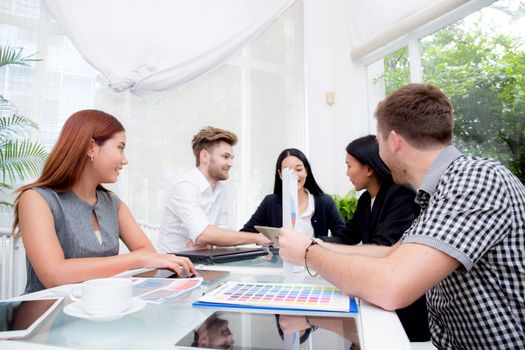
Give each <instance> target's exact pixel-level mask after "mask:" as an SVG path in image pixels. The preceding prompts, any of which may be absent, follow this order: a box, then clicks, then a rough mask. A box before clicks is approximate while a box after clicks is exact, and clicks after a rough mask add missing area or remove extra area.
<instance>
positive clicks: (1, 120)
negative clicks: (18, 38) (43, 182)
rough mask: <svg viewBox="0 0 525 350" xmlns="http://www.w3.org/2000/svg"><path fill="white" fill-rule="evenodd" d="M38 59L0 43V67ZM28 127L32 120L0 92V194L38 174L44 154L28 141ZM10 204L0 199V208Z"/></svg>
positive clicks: (29, 134) (44, 151)
mask: <svg viewBox="0 0 525 350" xmlns="http://www.w3.org/2000/svg"><path fill="white" fill-rule="evenodd" d="M32 61H39V59H37V58H34V55H30V56H25V57H24V56H22V49H21V48H11V47H4V46H0V67H3V66H7V65H23V66H27V65H29V62H32ZM31 129H38V126H37V124H36V123H34V122H33V121H31V120H30V119H28V118H26V117H24V116H22V115H20V114H18V113H17V112H16V108H15V107H14V105H13V104H12V103H10V102H9V101H8V100H7V99H5V98H4V96H2V95H0V193H5V192H6V191H7V190H10V189H12V188H13V184H14V183H16V182H17V181H20V180H23V179H25V178H27V177H30V176H36V175H38V174H39V172H40V169H41V167H42V165H43V164H44V161H45V159H46V157H47V152H46V150H45V149H44V148H43V147H42V145H40V144H39V143H37V142H34V141H32V140H31ZM11 207H12V204H11V203H9V202H7V201H5V200H0V209H8V208H11Z"/></svg>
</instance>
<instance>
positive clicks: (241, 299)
mask: <svg viewBox="0 0 525 350" xmlns="http://www.w3.org/2000/svg"><path fill="white" fill-rule="evenodd" d="M193 305H194V306H215V307H244V308H255V309H258V308H259V309H275V310H307V311H332V312H353V313H355V312H357V303H356V301H355V298H353V297H350V296H348V295H346V294H344V293H343V292H342V291H341V290H339V289H337V288H335V287H329V286H322V285H314V284H292V283H244V282H234V281H230V282H227V283H225V284H223V285H221V286H219V287H218V288H216V289H214V290H213V291H211V292H209V293H207V294H206V295H205V296H203V297H202V298H201V299H200V300H199V301H197V302H195V303H193Z"/></svg>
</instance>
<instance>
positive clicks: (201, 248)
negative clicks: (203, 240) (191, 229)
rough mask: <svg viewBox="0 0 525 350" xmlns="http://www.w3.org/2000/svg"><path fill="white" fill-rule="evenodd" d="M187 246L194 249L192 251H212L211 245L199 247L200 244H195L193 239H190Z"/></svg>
mask: <svg viewBox="0 0 525 350" xmlns="http://www.w3.org/2000/svg"><path fill="white" fill-rule="evenodd" d="M186 245H187V246H188V248H190V249H192V250H206V249H211V245H209V244H203V245H199V244H195V243H194V242H193V241H192V240H191V239H188V240H187V241H186Z"/></svg>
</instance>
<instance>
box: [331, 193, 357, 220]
mask: <svg viewBox="0 0 525 350" xmlns="http://www.w3.org/2000/svg"><path fill="white" fill-rule="evenodd" d="M332 198H333V199H334V202H335V206H336V207H337V210H339V213H340V214H341V216H342V217H343V220H344V222H347V221H348V220H350V219H351V218H352V217H353V216H354V213H355V210H356V208H357V200H358V199H359V195H358V194H357V192H356V191H355V190H350V191H348V193H347V194H345V195H344V196H340V195H338V194H334V195H333V196H332Z"/></svg>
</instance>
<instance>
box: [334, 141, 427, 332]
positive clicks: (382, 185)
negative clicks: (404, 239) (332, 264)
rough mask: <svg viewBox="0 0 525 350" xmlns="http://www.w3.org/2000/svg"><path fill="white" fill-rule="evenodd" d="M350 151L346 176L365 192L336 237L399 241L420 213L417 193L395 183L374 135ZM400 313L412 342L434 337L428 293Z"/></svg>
mask: <svg viewBox="0 0 525 350" xmlns="http://www.w3.org/2000/svg"><path fill="white" fill-rule="evenodd" d="M346 153H347V154H346V165H347V171H346V175H347V176H348V178H349V179H350V181H351V182H352V183H353V184H354V187H355V189H356V190H357V191H361V190H365V191H364V192H363V194H361V196H360V197H359V200H358V202H357V209H356V211H355V213H354V216H353V217H352V219H350V220H349V221H348V222H347V223H346V225H345V227H344V228H343V229H342V230H340V231H337V232H335V233H334V236H335V237H333V238H334V240H336V241H337V240H338V241H339V242H342V243H345V244H358V243H361V242H362V243H364V244H378V245H385V246H391V245H393V244H395V243H396V242H397V241H398V240H399V239H400V238H401V236H402V235H403V232H404V231H405V230H406V229H408V228H409V227H410V225H411V224H412V221H414V219H415V218H416V216H417V215H418V214H419V207H418V206H417V205H416V204H415V203H414V197H415V195H416V194H415V192H414V191H413V190H412V189H410V188H408V187H406V186H400V185H396V184H395V183H394V181H393V179H392V175H391V173H390V170H389V169H388V168H387V166H386V165H385V164H384V163H383V161H382V160H381V158H380V157H379V146H378V144H377V140H376V137H375V136H374V135H369V136H365V137H361V138H358V139H356V140H354V141H352V142H350V143H349V144H348V146H347V147H346ZM396 312H397V315H398V316H399V319H400V321H401V323H402V325H403V328H404V329H405V332H406V333H407V335H408V338H409V339H410V340H411V341H428V340H429V339H430V332H429V329H428V314H427V308H426V299H425V296H422V297H421V298H420V299H418V300H417V301H415V302H414V303H413V304H412V305H409V306H407V307H406V308H403V309H400V310H396Z"/></svg>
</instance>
